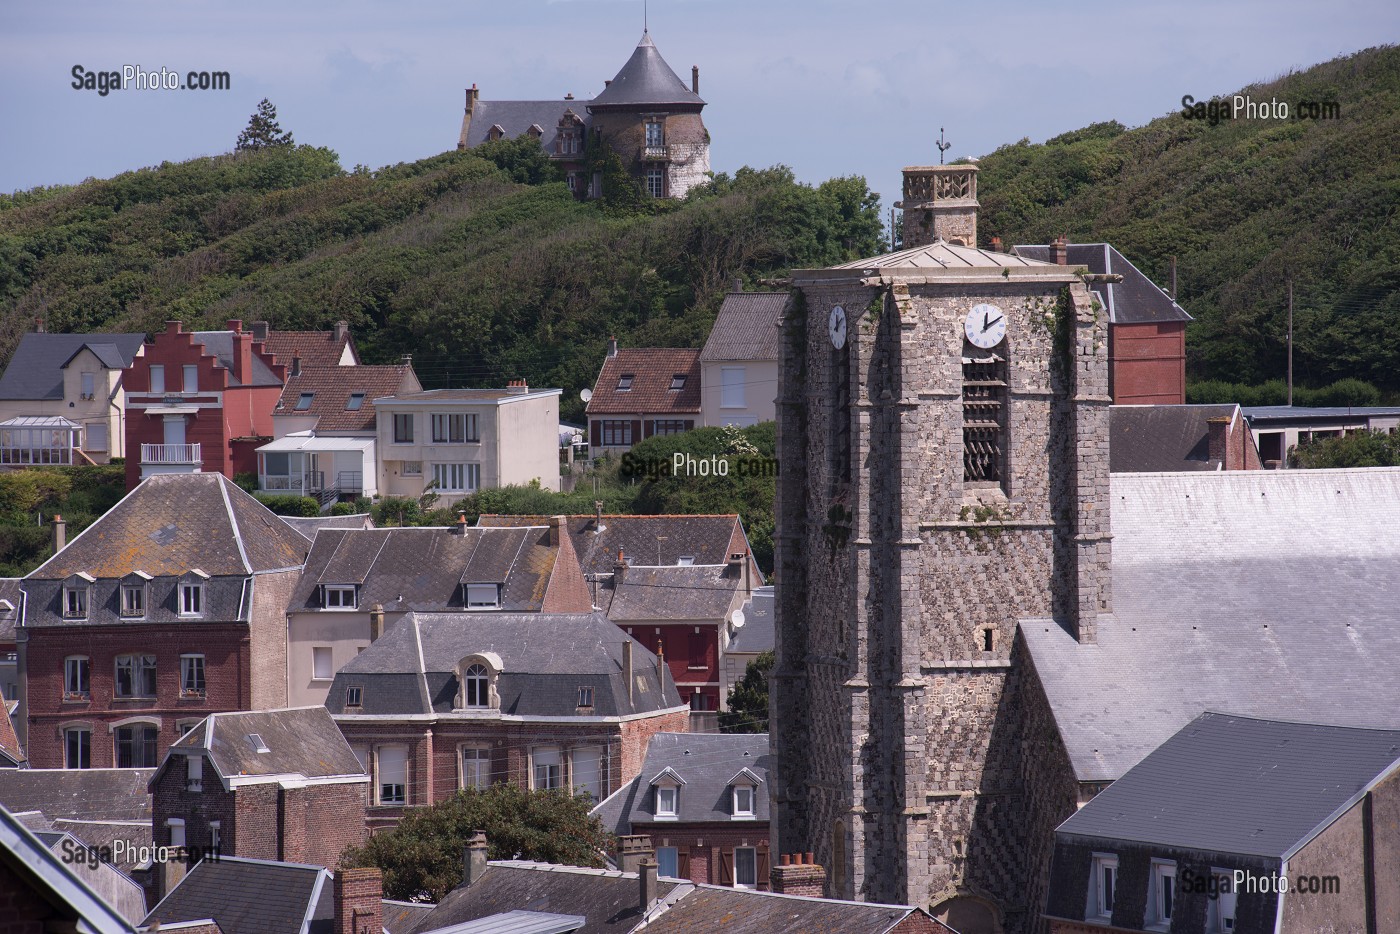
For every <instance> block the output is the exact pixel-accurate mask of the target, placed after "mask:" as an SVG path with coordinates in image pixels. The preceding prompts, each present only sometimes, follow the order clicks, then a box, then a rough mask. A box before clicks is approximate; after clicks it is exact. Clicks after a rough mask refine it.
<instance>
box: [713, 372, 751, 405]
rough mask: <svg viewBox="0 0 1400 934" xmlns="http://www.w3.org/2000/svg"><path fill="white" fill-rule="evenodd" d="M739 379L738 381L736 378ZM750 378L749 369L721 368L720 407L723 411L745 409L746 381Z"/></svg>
mask: <svg viewBox="0 0 1400 934" xmlns="http://www.w3.org/2000/svg"><path fill="white" fill-rule="evenodd" d="M735 377H737V379H736V378H735ZM747 378H748V371H747V368H745V367H742V366H722V367H720V368H719V381H720V387H719V407H720V408H722V409H745V408H748V406H747V405H746V404H745V401H744V399H745V393H744V381H745V380H746V379H747Z"/></svg>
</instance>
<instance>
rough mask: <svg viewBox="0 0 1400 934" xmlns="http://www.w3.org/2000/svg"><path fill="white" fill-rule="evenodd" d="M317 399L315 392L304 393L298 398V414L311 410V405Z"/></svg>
mask: <svg viewBox="0 0 1400 934" xmlns="http://www.w3.org/2000/svg"><path fill="white" fill-rule="evenodd" d="M315 398H316V394H315V393H314V392H304V393H302V394H301V395H300V396H297V408H296V410H297V411H298V412H305V411H306V410H307V409H309V408H311V403H312V401H313V400H315Z"/></svg>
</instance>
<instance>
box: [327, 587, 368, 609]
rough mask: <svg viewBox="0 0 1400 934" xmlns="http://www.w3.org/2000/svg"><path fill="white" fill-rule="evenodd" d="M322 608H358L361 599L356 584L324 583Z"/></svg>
mask: <svg viewBox="0 0 1400 934" xmlns="http://www.w3.org/2000/svg"><path fill="white" fill-rule="evenodd" d="M321 608H322V609H325V610H358V609H359V608H360V599H359V593H358V588H356V587H355V585H354V584H322V585H321Z"/></svg>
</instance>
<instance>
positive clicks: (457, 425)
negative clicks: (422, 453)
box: [428, 412, 467, 444]
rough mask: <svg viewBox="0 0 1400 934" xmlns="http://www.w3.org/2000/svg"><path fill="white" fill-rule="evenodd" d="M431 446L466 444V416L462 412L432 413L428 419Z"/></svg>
mask: <svg viewBox="0 0 1400 934" xmlns="http://www.w3.org/2000/svg"><path fill="white" fill-rule="evenodd" d="M428 422H429V425H430V426H431V432H430V435H429V436H430V437H431V438H432V442H433V444H466V443H467V416H466V413H464V412H433V413H432V415H431V417H430V418H429V419H428Z"/></svg>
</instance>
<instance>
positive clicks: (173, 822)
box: [165, 817, 185, 846]
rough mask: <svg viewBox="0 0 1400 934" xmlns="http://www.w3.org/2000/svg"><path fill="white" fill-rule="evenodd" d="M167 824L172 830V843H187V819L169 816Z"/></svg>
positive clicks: (180, 844)
mask: <svg viewBox="0 0 1400 934" xmlns="http://www.w3.org/2000/svg"><path fill="white" fill-rule="evenodd" d="M165 826H166V828H167V829H169V831H170V845H171V846H184V845H185V819H184V818H183V817H167V818H166V819H165Z"/></svg>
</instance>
